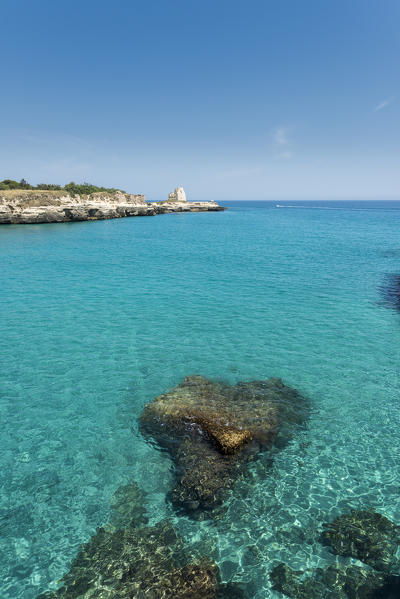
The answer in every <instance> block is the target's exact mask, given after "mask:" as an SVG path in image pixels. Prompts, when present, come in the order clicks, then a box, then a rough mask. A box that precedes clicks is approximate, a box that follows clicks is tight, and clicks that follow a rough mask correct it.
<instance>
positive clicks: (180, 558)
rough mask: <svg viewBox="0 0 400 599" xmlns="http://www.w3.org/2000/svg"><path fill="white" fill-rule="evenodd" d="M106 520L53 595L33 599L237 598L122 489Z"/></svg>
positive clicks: (139, 495) (133, 488)
mask: <svg viewBox="0 0 400 599" xmlns="http://www.w3.org/2000/svg"><path fill="white" fill-rule="evenodd" d="M111 508H112V510H111V518H110V521H109V522H108V523H107V524H106V526H105V527H104V528H100V529H99V530H98V531H97V533H96V534H95V535H94V536H93V537H92V538H91V539H90V540H89V541H88V542H87V543H86V544H84V545H83V546H82V548H81V550H80V551H79V553H78V555H77V557H76V558H75V560H74V561H73V563H72V566H71V569H70V570H69V572H68V573H67V574H65V576H64V577H63V578H62V580H61V584H62V586H61V587H60V588H59V589H58V590H57V591H49V592H47V593H44V594H42V595H40V596H39V597H38V598H37V599H184V598H185V599H186V598H187V599H223V598H228V597H229V599H233V598H237V599H239V598H242V597H244V594H243V593H242V591H241V589H240V588H239V587H238V586H237V585H235V584H222V583H221V582H220V576H219V569H218V567H217V565H216V564H215V563H214V562H213V561H211V560H209V559H208V558H198V559H193V557H192V556H191V555H190V554H188V553H187V551H186V550H185V548H184V544H183V540H182V538H181V537H180V536H179V535H178V534H177V532H176V531H175V529H174V527H173V526H172V524H171V523H170V522H169V521H167V520H165V521H162V522H160V523H158V524H156V525H155V526H143V523H144V522H146V521H147V514H146V510H145V495H144V493H143V492H142V491H141V490H140V488H139V487H138V486H137V485H136V483H130V484H128V485H124V486H123V487H121V488H120V489H118V491H117V492H116V493H115V494H114V496H113V498H112V500H111Z"/></svg>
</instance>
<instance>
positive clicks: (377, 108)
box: [374, 98, 394, 112]
mask: <svg viewBox="0 0 400 599" xmlns="http://www.w3.org/2000/svg"><path fill="white" fill-rule="evenodd" d="M393 100H394V98H388V99H387V100H383V101H382V102H381V103H380V104H378V106H375V108H374V112H379V110H383V109H384V108H386V107H387V106H389V104H391V103H392V102H393Z"/></svg>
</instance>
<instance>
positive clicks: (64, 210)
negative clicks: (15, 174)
mask: <svg viewBox="0 0 400 599" xmlns="http://www.w3.org/2000/svg"><path fill="white" fill-rule="evenodd" d="M224 209H225V208H223V207H222V206H219V205H218V204H216V203H215V202H199V203H194V202H191V203H189V202H185V203H173V202H168V203H167V202H160V203H156V202H154V203H148V202H146V198H145V196H144V195H132V194H128V193H123V192H122V191H116V192H115V193H107V192H98V193H92V194H90V195H70V194H68V193H67V192H65V191H42V190H6V191H0V224H34V223H61V222H72V221H86V220H104V219H109V218H122V217H126V216H154V215H156V214H165V213H169V212H209V211H211V212H213V211H219V210H224Z"/></svg>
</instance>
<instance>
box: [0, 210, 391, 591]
mask: <svg viewBox="0 0 400 599" xmlns="http://www.w3.org/2000/svg"><path fill="white" fill-rule="evenodd" d="M281 204H284V203H283V202H282V203H281ZM286 204H289V202H288V203H286ZM290 204H291V205H292V206H294V207H293V208H287V209H277V208H276V207H275V204H274V203H248V204H245V203H234V202H232V204H231V207H230V209H229V210H228V211H226V212H224V213H204V214H202V213H198V214H175V215H173V214H171V215H163V216H158V217H153V218H150V217H149V218H132V219H122V220H111V221H98V222H90V223H71V224H55V225H29V226H28V225H27V226H4V227H2V228H1V229H0V259H1V266H0V268H1V281H2V292H1V295H0V302H1V305H0V307H1V310H0V338H1V345H0V357H1V370H2V372H1V388H0V414H1V427H0V447H1V456H0V466H1V468H0V485H1V491H2V492H1V498H0V596H1V597H2V598H4V599H22V598H23V599H33V598H34V597H36V595H37V594H38V593H39V592H42V591H44V590H46V589H55V588H57V586H58V585H57V581H58V580H59V579H60V577H61V576H62V575H63V573H64V572H65V571H66V570H68V568H69V566H70V563H71V560H72V559H73V558H74V556H75V555H76V553H77V550H78V547H79V545H80V544H81V543H82V542H84V541H86V540H87V539H88V538H89V537H90V536H91V535H92V534H93V533H94V531H95V530H96V527H98V526H100V525H102V524H103V523H104V522H105V521H106V520H107V518H108V516H109V510H110V498H111V496H112V495H113V493H114V492H115V490H116V489H117V488H118V487H119V486H120V485H122V484H126V483H128V482H130V481H131V480H132V479H136V480H137V482H138V483H139V484H140V485H141V487H142V488H143V489H145V490H146V491H147V493H148V499H149V503H150V510H149V512H150V515H151V522H152V523H154V522H157V521H158V520H160V519H162V518H164V517H170V518H172V520H173V522H174V524H175V526H176V527H177V528H178V530H179V531H180V532H181V533H182V534H183V536H184V538H185V541H186V544H187V546H188V548H189V550H191V551H193V553H194V554H196V553H199V554H202V555H204V554H207V555H210V556H211V557H213V558H214V559H215V560H216V561H217V563H218V565H219V566H220V568H221V572H222V575H223V578H224V580H226V581H228V580H233V581H237V582H241V583H242V584H243V585H244V586H245V587H246V590H247V591H248V593H249V594H250V596H252V597H255V598H256V599H265V598H266V597H279V596H280V595H278V593H274V592H273V591H271V590H270V582H269V578H268V573H269V571H270V570H271V568H272V567H273V566H274V565H276V564H277V563H278V562H280V561H285V562H287V563H288V564H289V565H291V566H292V567H296V568H299V569H304V568H308V567H312V566H315V565H326V564H329V563H332V562H334V561H335V559H336V558H334V556H332V555H331V554H330V553H329V551H328V549H327V548H326V547H323V546H322V545H321V544H320V543H319V542H318V538H319V534H320V530H321V524H322V522H324V521H327V520H329V519H332V518H333V517H335V516H336V515H338V514H339V513H341V512H342V511H343V510H346V509H348V507H358V508H359V507H364V508H365V507H374V508H376V509H377V510H378V511H380V512H381V513H382V514H384V515H386V516H388V517H389V518H391V519H393V520H394V521H396V522H400V494H399V483H398V481H399V468H400V466H399V465H400V435H399V434H398V430H399V428H398V427H399V420H400V408H399V388H400V372H399V357H400V356H399V354H400V315H399V313H398V312H397V311H396V310H392V309H388V307H387V305H385V302H382V295H381V292H380V285H381V284H382V281H384V280H385V277H387V275H388V274H391V273H400V234H399V231H400V202H383V203H377V202H346V203H337V202H332V203H319V204H318V203H316V202H313V203H310V204H306V203H304V202H303V203H295V204H294V203H293V202H291V203H290ZM321 208H322V209H321ZM327 208H330V209H328V210H327ZM194 373H199V374H202V375H204V376H207V377H210V378H216V379H223V380H225V381H227V382H229V383H231V384H233V383H236V382H237V381H240V380H253V379H260V378H265V377H269V376H278V377H281V378H282V379H283V380H284V381H285V383H287V384H289V385H292V386H294V387H297V388H298V389H299V390H300V391H301V392H302V393H303V394H304V395H307V396H308V397H309V398H310V400H311V402H312V405H313V411H312V416H311V419H310V421H309V423H308V427H307V429H306V430H305V431H304V432H302V433H299V435H298V436H297V437H296V438H295V440H294V441H293V442H292V443H291V444H290V445H289V446H287V447H286V448H284V449H283V450H282V451H280V452H276V454H274V461H273V463H272V466H271V464H270V461H269V460H267V459H261V460H259V461H258V462H255V463H254V464H252V465H251V467H250V469H249V472H248V477H247V478H246V479H244V480H243V481H240V482H239V483H238V485H237V486H236V488H235V491H234V493H233V495H232V496H231V498H230V500H229V501H228V510H227V513H226V515H225V516H224V517H222V518H221V519H219V520H218V521H216V522H209V521H206V522H201V523H199V522H194V521H191V520H190V519H188V518H186V517H184V516H176V515H175V513H174V511H173V509H172V508H171V506H170V505H169V504H168V503H167V502H166V494H167V493H168V491H169V490H170V488H171V485H172V484H173V473H172V470H171V469H172V462H171V461H170V459H169V457H168V455H166V454H165V453H161V452H160V451H158V450H157V448H156V447H154V446H152V445H150V444H149V443H148V442H146V441H145V440H144V439H143V437H142V436H141V434H140V432H139V431H138V426H137V418H138V416H139V414H140V412H141V410H142V408H143V406H144V405H145V404H146V403H147V402H149V401H151V399H152V398H153V397H155V396H156V395H158V394H159V393H161V392H164V391H166V390H167V389H170V388H171V387H173V386H175V385H176V384H177V383H179V382H180V381H181V379H182V378H183V377H185V376H186V375H189V374H194Z"/></svg>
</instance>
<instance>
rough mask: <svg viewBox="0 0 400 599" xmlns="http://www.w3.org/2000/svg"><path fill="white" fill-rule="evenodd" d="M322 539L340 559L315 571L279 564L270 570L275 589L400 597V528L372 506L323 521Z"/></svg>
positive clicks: (372, 598)
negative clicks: (399, 553) (347, 561)
mask: <svg viewBox="0 0 400 599" xmlns="http://www.w3.org/2000/svg"><path fill="white" fill-rule="evenodd" d="M323 527H324V531H323V533H322V536H321V541H322V542H323V543H324V544H326V545H329V546H330V548H331V549H332V551H333V552H334V553H335V554H336V555H340V556H341V557H342V558H354V559H357V560H359V561H361V562H364V564H366V566H365V567H360V566H355V565H353V564H352V563H350V564H347V565H346V564H345V563H344V560H343V559H342V560H341V561H340V562H338V563H335V564H334V565H331V566H328V567H327V568H325V569H322V568H316V569H315V570H314V572H312V573H311V574H310V573H309V572H307V571H301V570H300V571H297V570H293V569H292V568H290V567H289V566H288V565H287V564H284V563H281V564H279V565H278V566H276V567H275V568H273V569H272V570H271V573H270V578H271V582H272V588H273V589H274V590H276V591H279V592H281V593H283V594H284V595H286V596H287V597H291V598H292V599H321V598H325V599H397V598H398V597H400V575H399V572H400V564H399V560H398V558H397V556H396V553H397V549H398V547H399V544H400V536H399V533H400V527H399V526H397V525H396V524H394V522H391V520H389V519H388V518H385V517H384V516H382V515H381V514H379V513H377V512H375V511H374V510H353V511H351V512H350V513H348V514H342V515H341V516H339V517H338V518H336V519H335V520H333V522H330V523H325V524H324V525H323Z"/></svg>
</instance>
